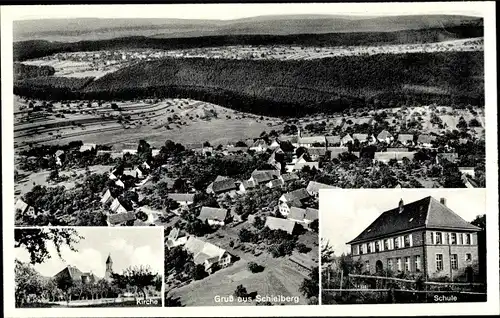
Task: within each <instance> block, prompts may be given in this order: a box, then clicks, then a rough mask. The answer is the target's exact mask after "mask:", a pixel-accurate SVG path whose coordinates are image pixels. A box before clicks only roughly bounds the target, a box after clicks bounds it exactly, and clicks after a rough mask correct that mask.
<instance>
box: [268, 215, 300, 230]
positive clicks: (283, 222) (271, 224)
mask: <svg viewBox="0 0 500 318" xmlns="http://www.w3.org/2000/svg"><path fill="white" fill-rule="evenodd" d="M265 226H267V227H268V228H270V229H271V230H283V231H285V232H287V233H289V234H292V233H293V229H294V228H295V221H292V220H288V219H280V218H275V217H272V216H268V217H267V218H266V224H265Z"/></svg>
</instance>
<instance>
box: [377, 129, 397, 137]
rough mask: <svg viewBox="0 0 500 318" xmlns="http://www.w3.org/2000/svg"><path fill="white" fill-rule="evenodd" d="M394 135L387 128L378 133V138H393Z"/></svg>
mask: <svg viewBox="0 0 500 318" xmlns="http://www.w3.org/2000/svg"><path fill="white" fill-rule="evenodd" d="M391 137H393V136H392V134H391V133H390V132H388V131H387V130H385V129H384V130H382V131H381V132H380V133H379V134H378V135H377V139H387V138H391Z"/></svg>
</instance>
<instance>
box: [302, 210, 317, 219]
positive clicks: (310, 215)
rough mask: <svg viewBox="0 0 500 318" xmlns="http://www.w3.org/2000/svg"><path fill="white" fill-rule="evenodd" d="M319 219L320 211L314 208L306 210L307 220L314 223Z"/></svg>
mask: <svg viewBox="0 0 500 318" xmlns="http://www.w3.org/2000/svg"><path fill="white" fill-rule="evenodd" d="M318 218H319V210H318V209H313V208H306V215H305V216H304V219H305V220H309V221H314V220H317V219H318Z"/></svg>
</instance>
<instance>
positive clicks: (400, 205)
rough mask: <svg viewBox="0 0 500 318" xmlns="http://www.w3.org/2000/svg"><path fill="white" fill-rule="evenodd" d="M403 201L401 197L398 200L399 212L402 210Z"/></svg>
mask: <svg viewBox="0 0 500 318" xmlns="http://www.w3.org/2000/svg"><path fill="white" fill-rule="evenodd" d="M404 205H405V203H404V202H403V199H401V200H399V213H401V212H403V210H404Z"/></svg>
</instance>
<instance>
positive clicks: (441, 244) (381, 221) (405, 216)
mask: <svg viewBox="0 0 500 318" xmlns="http://www.w3.org/2000/svg"><path fill="white" fill-rule="evenodd" d="M479 230H480V228H479V227H477V226H474V225H472V224H470V223H469V222H467V221H465V220H464V219H462V218H461V217H460V216H459V215H457V214H456V213H455V212H453V211H452V210H451V209H450V208H448V207H447V206H446V200H445V199H444V198H442V199H440V200H439V201H438V200H436V199H434V198H433V197H430V196H428V197H425V198H423V199H420V200H417V201H414V202H411V203H408V204H404V202H403V200H400V202H399V205H398V207H396V208H393V209H390V210H388V211H385V212H383V213H382V214H381V215H380V216H379V217H378V218H377V219H375V220H374V221H373V222H372V223H371V224H370V225H369V226H368V227H367V228H366V229H365V230H363V231H362V232H361V233H360V234H359V235H358V236H357V237H356V238H354V239H353V240H351V241H349V242H348V243H347V244H349V245H351V252H352V255H353V259H354V260H355V261H361V262H362V263H363V264H364V266H365V270H366V271H367V272H370V273H375V272H380V271H382V270H386V269H388V270H390V271H393V272H396V273H397V272H407V273H416V272H421V273H423V275H424V279H427V278H430V277H442V276H448V277H453V275H455V274H457V273H459V272H460V271H462V270H465V269H466V268H470V267H471V266H472V264H473V263H474V262H476V261H477V260H478V245H477V243H478V241H477V232H478V231H479Z"/></svg>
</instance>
